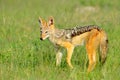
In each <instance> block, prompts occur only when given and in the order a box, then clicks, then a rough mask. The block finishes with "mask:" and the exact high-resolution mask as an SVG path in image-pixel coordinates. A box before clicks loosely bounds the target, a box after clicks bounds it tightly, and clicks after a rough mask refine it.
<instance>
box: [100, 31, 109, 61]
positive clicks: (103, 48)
mask: <svg viewBox="0 0 120 80" xmlns="http://www.w3.org/2000/svg"><path fill="white" fill-rule="evenodd" d="M107 50H108V38H107V35H106V33H105V32H104V31H103V30H102V31H101V40H100V60H101V62H102V63H104V62H105V60H106V57H107Z"/></svg>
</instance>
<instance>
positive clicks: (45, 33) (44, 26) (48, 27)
mask: <svg viewBox="0 0 120 80" xmlns="http://www.w3.org/2000/svg"><path fill="white" fill-rule="evenodd" d="M39 23H40V40H45V39H46V38H48V37H49V36H50V34H51V32H52V30H53V29H54V19H53V17H50V18H49V20H48V22H47V21H45V20H43V19H42V18H40V17H39Z"/></svg>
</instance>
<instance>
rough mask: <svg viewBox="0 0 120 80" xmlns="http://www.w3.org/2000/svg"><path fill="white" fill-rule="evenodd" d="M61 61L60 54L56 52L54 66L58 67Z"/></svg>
mask: <svg viewBox="0 0 120 80" xmlns="http://www.w3.org/2000/svg"><path fill="white" fill-rule="evenodd" d="M61 59H62V53H61V52H57V54H56V66H59V65H60V63H61Z"/></svg>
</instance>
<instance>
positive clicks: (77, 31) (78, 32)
mask: <svg viewBox="0 0 120 80" xmlns="http://www.w3.org/2000/svg"><path fill="white" fill-rule="evenodd" d="M93 29H97V30H98V31H100V30H101V29H100V28H99V27H98V26H95V25H89V26H83V27H81V26H78V27H74V28H71V29H65V30H66V35H67V38H72V37H75V36H78V35H81V34H83V33H85V32H89V31H91V30H93Z"/></svg>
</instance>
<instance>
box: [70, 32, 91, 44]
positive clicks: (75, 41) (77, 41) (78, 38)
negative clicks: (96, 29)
mask: <svg viewBox="0 0 120 80" xmlns="http://www.w3.org/2000/svg"><path fill="white" fill-rule="evenodd" d="M88 34H89V32H86V33H83V34H81V35H78V36H75V37H73V38H72V44H73V45H75V46H77V45H83V44H84V42H85V41H86V39H87V37H88Z"/></svg>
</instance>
